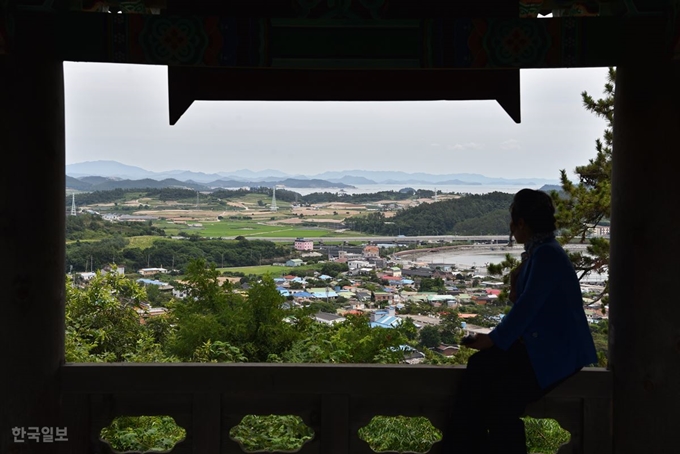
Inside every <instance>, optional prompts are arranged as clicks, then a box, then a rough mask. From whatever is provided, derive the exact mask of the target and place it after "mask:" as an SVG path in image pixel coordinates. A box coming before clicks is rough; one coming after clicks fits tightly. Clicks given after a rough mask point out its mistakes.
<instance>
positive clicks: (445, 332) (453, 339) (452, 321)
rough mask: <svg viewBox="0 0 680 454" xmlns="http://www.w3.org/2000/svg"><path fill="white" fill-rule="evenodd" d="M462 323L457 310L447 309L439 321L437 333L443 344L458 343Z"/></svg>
mask: <svg viewBox="0 0 680 454" xmlns="http://www.w3.org/2000/svg"><path fill="white" fill-rule="evenodd" d="M461 330H462V325H461V321H460V317H459V313H458V311H447V312H446V313H445V314H444V315H442V317H441V322H440V323H439V335H440V338H441V341H442V342H443V343H445V344H449V345H452V344H458V343H459V342H460V337H461V333H462V331H461Z"/></svg>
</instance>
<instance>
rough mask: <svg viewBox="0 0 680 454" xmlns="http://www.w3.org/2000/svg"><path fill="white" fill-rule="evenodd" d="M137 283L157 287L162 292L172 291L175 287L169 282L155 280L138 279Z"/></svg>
mask: <svg viewBox="0 0 680 454" xmlns="http://www.w3.org/2000/svg"><path fill="white" fill-rule="evenodd" d="M137 282H139V283H140V284H142V285H144V286H147V285H156V286H158V288H159V289H160V290H172V289H173V288H174V287H173V286H172V285H170V284H168V283H167V282H163V281H157V280H155V279H137Z"/></svg>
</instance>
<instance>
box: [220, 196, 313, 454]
mask: <svg viewBox="0 0 680 454" xmlns="http://www.w3.org/2000/svg"><path fill="white" fill-rule="evenodd" d="M277 195H278V193H277ZM229 436H230V437H231V438H233V439H234V440H236V441H237V442H238V443H239V444H240V445H241V447H242V449H243V450H245V451H246V452H262V451H269V452H272V451H282V452H294V451H297V450H299V449H300V448H302V445H304V444H305V443H306V442H308V441H309V440H311V439H312V438H313V437H314V431H313V430H312V429H311V428H310V427H308V426H307V425H306V424H305V423H304V421H302V418H300V417H299V416H293V415H266V416H260V415H246V416H244V418H243V419H242V420H241V422H240V423H239V424H238V425H237V426H234V427H232V429H231V430H230V431H229Z"/></svg>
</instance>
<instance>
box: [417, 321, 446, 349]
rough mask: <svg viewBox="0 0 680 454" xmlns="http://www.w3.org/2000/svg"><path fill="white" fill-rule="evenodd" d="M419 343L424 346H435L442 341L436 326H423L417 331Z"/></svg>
mask: <svg viewBox="0 0 680 454" xmlns="http://www.w3.org/2000/svg"><path fill="white" fill-rule="evenodd" d="M419 337H420V344H421V345H422V346H423V347H426V348H435V347H438V346H439V345H440V344H441V343H442V338H441V335H440V334H439V329H437V327H436V326H431V325H427V326H423V327H422V328H421V329H420V333H419Z"/></svg>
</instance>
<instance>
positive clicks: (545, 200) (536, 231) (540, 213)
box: [510, 189, 557, 243]
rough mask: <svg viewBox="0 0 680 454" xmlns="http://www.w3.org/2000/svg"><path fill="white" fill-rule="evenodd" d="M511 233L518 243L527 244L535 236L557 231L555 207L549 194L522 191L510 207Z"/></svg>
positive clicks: (528, 190)
mask: <svg viewBox="0 0 680 454" xmlns="http://www.w3.org/2000/svg"><path fill="white" fill-rule="evenodd" d="M510 218H511V219H512V220H511V221H510V232H511V233H512V235H513V236H514V237H515V239H516V240H517V242H518V243H525V242H526V241H527V240H529V239H530V238H531V237H532V236H533V235H540V234H546V233H551V232H554V231H555V230H556V228H557V227H556V226H555V206H554V205H553V202H552V199H551V198H550V196H549V195H548V194H546V193H545V192H543V191H535V190H533V189H522V190H521V191H519V192H518V193H517V194H515V197H514V198H513V200H512V205H510Z"/></svg>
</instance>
